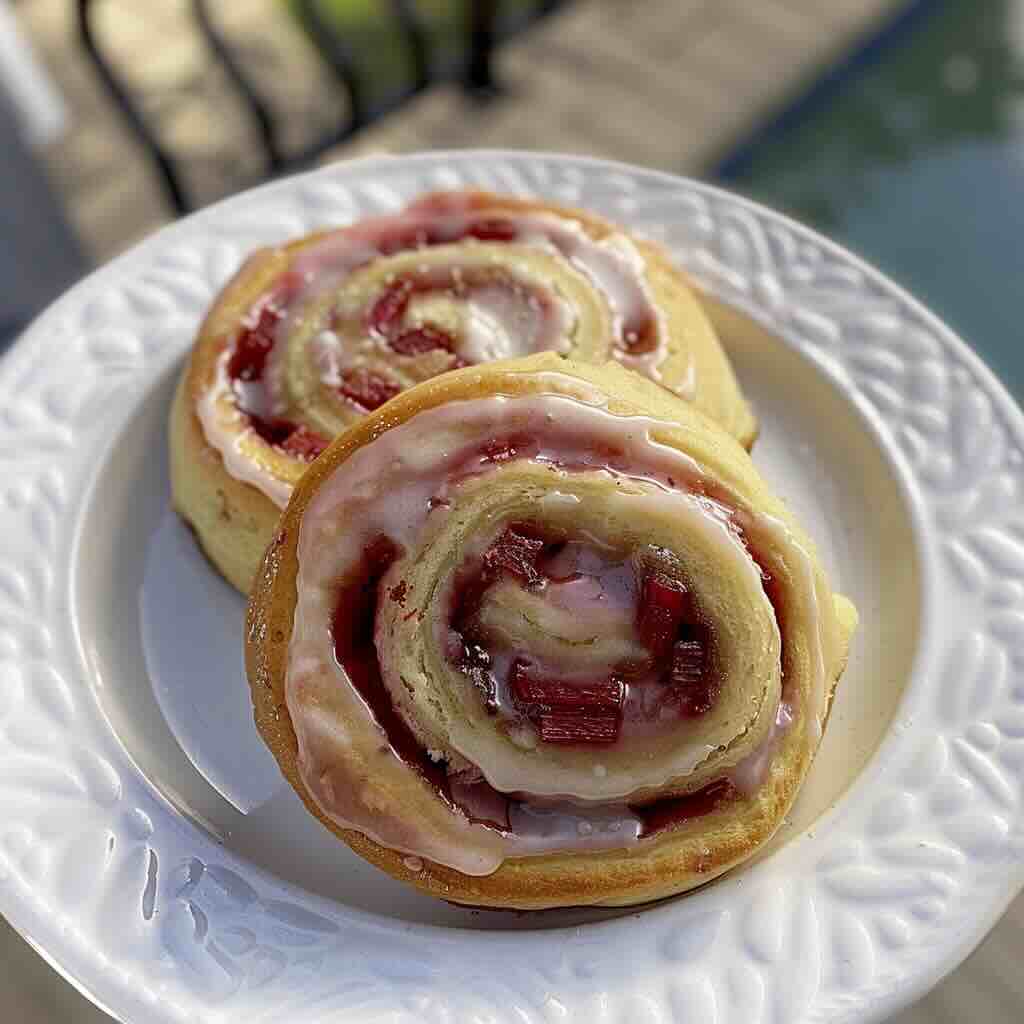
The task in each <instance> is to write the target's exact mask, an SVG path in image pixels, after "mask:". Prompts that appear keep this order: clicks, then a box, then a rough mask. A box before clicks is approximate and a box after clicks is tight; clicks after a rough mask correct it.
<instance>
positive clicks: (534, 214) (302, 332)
mask: <svg viewBox="0 0 1024 1024" xmlns="http://www.w3.org/2000/svg"><path fill="white" fill-rule="evenodd" d="M541 351H552V352H558V353H561V354H564V355H567V356H571V357H572V358H574V359H578V360H582V361H585V362H591V363H604V362H605V361H607V360H609V359H614V360H617V361H618V362H619V363H621V364H622V365H623V366H626V367H628V368H629V369H631V370H634V371H636V372H638V373H640V374H642V375H644V376H646V377H649V378H650V379H651V380H653V381H656V382H658V383H659V384H660V385H661V386H662V387H664V388H665V389H667V390H668V391H670V392H672V393H674V394H677V395H679V396H680V397H681V398H683V399H685V400H687V401H689V402H692V403H693V404H694V405H695V406H696V407H697V408H700V409H701V410H703V411H704V412H706V413H708V414H709V415H710V416H712V417H713V418H715V419H716V420H718V422H719V423H721V424H722V425H723V427H724V428H725V429H726V430H727V431H729V432H730V433H731V434H732V435H733V436H734V437H736V438H737V439H738V440H739V441H740V442H741V443H743V444H745V445H748V446H749V444H750V443H751V442H752V441H753V439H754V435H755V433H756V426H755V423H754V419H753V417H752V415H751V413H750V409H749V407H748V406H747V404H746V402H745V401H744V399H743V397H742V395H741V394H740V391H739V388H738V387H737V384H736V381H735V378H734V377H733V374H732V370H731V369H730V367H729V364H728V362H727V360H726V358H725V355H724V354H723V352H722V350H721V348H720V346H719V344H718V341H717V339H716V338H715V335H714V332H713V330H712V328H711V325H710V323H709V322H708V320H707V318H706V316H705V315H704V313H703V312H702V310H701V308H700V306H699V304H698V303H697V300H696V298H695V297H694V294H693V292H692V290H691V288H690V286H689V285H688V283H687V281H686V279H685V278H684V276H683V275H682V273H681V272H680V271H679V270H678V269H676V268H675V267H674V266H673V265H672V264H671V262H670V261H669V260H668V259H667V257H666V256H665V254H664V253H663V252H662V250H661V249H660V248H658V247H657V246H655V245H653V244H651V243H649V242H646V241H643V240H640V239H636V238H633V237H631V236H630V235H628V234H627V233H626V232H624V231H622V230H621V229H619V228H616V227H614V226H612V225H610V224H607V223H605V222H604V221H601V220H599V219H597V218H595V217H593V216H591V215H589V214H586V213H583V212H581V211H576V210H567V209H562V208H559V207H554V206H550V205H548V204H546V203H540V202H532V201H526V200H517V199H511V198H507V197H503V196H496V195H491V194H489V193H480V192H456V193H440V194H436V195H430V196H427V197H425V198H423V199H420V200H419V201H417V202H415V203H413V204H412V205H411V206H410V207H408V208H407V209H406V210H405V211H403V212H401V213H399V214H396V215H393V216H386V217H380V218H377V219H374V220H366V221H362V222H360V223H357V224H355V225H354V226H352V227H347V228H343V229H340V230H337V231H333V232H328V233H322V234H317V235H312V236H309V237H307V238H302V239H299V240H298V241H295V242H293V243H291V244H289V245H286V246H283V247H281V248H277V249H266V250H262V251H260V252H257V253H256V254H255V255H253V256H252V257H251V258H250V259H249V261H248V262H247V263H246V264H245V266H244V267H243V268H242V270H241V271H240V272H239V274H238V275H237V276H236V278H235V279H234V280H233V281H232V282H231V283H230V284H229V285H228V286H227V288H226V289H225V290H224V292H223V293H222V294H221V296H220V297H219V298H218V300H217V302H216V303H215V305H214V307H213V309H212V310H211V312H210V313H209V315H208V317H207V319H206V321H205V323H204V324H203V327H202V329H201V331H200V334H199V337H198V340H197V342H196V345H195V347H194V350H193V353H192V356H191V359H190V362H189V365H188V367H187V368H186V371H185V373H184V375H183V377H182V380H181V385H180V388H179V392H178V396H177V399H176V403H175V408H174V411H173V414H172V423H171V459H172V484H173V492H174V501H175V504H176V506H177V508H178V509H179V511H180V512H181V513H182V515H183V516H184V517H185V518H186V519H187V520H188V521H189V522H190V523H191V524H192V526H193V527H194V528H195V530H196V533H197V534H198V537H199V540H200V542H201V543H202V545H203V547H204V548H205V550H206V552H207V553H208V554H209V555H210V557H211V559H212V560H213V562H214V563H215V565H217V567H218V568H219V569H220V570H221V571H222V572H223V573H224V575H225V576H226V577H227V578H228V579H229V580H230V581H231V582H232V583H233V584H234V585H235V586H236V587H238V588H239V589H241V590H243V591H246V592H247V591H248V588H249V584H250V582H251V579H252V576H253V573H254V571H255V569H256V566H257V565H258V562H259V559H260V557H261V556H262V553H263V550H264V548H265V546H266V544H267V542H268V541H269V539H270V537H271V534H272V531H273V526H274V523H275V522H276V520H277V517H278V515H279V512H280V509H281V508H282V507H283V506H284V505H285V504H286V503H287V500H288V496H289V494H290V493H291V489H292V487H293V486H294V485H295V483H296V481H297V480H298V479H299V478H300V477H301V476H302V474H303V472H304V471H305V470H306V468H307V466H308V465H309V463H310V462H311V461H312V460H313V459H314V458H315V457H316V456H317V455H319V453H320V452H321V451H323V449H324V448H325V447H326V446H327V444H328V443H329V442H330V441H331V440H332V439H333V438H334V437H335V436H337V435H338V434H339V433H341V432H342V431H343V430H344V429H346V428H347V427H349V426H351V425H352V424H354V423H357V422H358V421H359V420H360V419H361V418H362V417H363V416H365V415H366V414H367V413H370V412H373V411H374V410H375V409H377V408H378V407H379V406H381V405H382V404H383V403H384V402H386V401H387V400H388V399H390V398H392V397H394V396H395V395H396V394H399V393H401V392H402V391H403V390H405V389H406V388H409V387H412V386H413V385H416V384H418V383H420V382H422V381H424V380H427V379H430V378H432V377H434V376H436V375H438V374H440V373H443V372H445V371H448V370H452V369H457V368H459V367H464V366H469V365H480V364H484V363H487V362H490V361H493V360H496V359H501V358H506V357H516V356H525V355H529V354H530V353H534V352H541Z"/></svg>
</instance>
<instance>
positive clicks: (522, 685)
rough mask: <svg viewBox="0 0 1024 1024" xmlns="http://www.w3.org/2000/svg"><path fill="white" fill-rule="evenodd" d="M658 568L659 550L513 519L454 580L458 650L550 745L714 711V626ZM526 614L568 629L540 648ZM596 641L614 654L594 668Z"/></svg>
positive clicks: (467, 668)
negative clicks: (527, 630)
mask: <svg viewBox="0 0 1024 1024" xmlns="http://www.w3.org/2000/svg"><path fill="white" fill-rule="evenodd" d="M658 565H659V555H658V552H657V551H655V550H653V549H652V551H645V552H644V553H643V557H637V556H636V555H635V554H634V553H631V552H621V551H610V550H607V549H603V548H598V547H597V546H595V545H593V544H589V543H587V542H586V541H583V542H581V541H575V540H569V539H567V538H565V537H562V536H559V535H556V534H551V533H550V532H549V533H547V534H545V532H544V531H543V530H542V529H541V528H539V527H537V526H535V525H533V524H529V523H514V524H512V525H510V526H508V527H506V529H505V530H504V531H503V532H502V533H501V534H500V535H499V536H498V537H497V538H496V539H495V540H494V541H493V542H492V543H491V544H490V546H489V547H488V548H487V549H486V550H485V551H484V553H483V555H482V556H481V557H480V558H479V559H478V560H477V561H476V563H475V564H474V565H472V566H470V567H468V568H464V569H463V570H462V571H461V572H460V574H459V575H458V577H457V579H456V584H455V588H454V599H453V607H452V609H451V613H450V614H451V617H450V631H449V656H450V658H451V660H452V662H453V664H454V665H455V667H456V668H457V669H459V670H460V671H462V672H463V673H464V674H465V675H466V676H467V677H468V678H469V680H470V681H471V682H472V683H473V685H474V687H475V689H476V690H477V691H478V692H479V693H480V694H481V695H482V696H483V699H484V700H485V704H486V706H487V708H488V710H489V711H492V712H500V713H502V714H503V715H505V716H506V717H507V718H510V719H512V720H513V721H514V722H515V723H517V724H518V723H521V721H522V720H523V719H525V720H526V721H528V722H530V723H531V724H532V725H533V727H534V728H535V730H536V732H537V736H538V739H539V741H540V742H541V743H552V744H559V745H565V744H573V745H584V746H588V745H599V746H604V745H610V744H614V743H617V742H619V741H620V739H622V737H623V733H624V732H625V733H626V735H627V736H628V735H629V734H630V733H639V732H650V731H651V730H652V729H653V730H656V729H660V728H671V727H672V725H671V723H672V721H674V720H678V719H679V718H680V717H682V718H695V717H698V716H700V715H702V714H705V713H707V712H708V711H710V710H711V709H712V708H713V707H714V705H715V702H716V700H717V697H718V693H719V685H718V681H717V678H716V676H715V667H714V652H713V646H714V645H713V634H712V631H711V630H710V628H709V627H708V625H707V624H706V623H705V622H704V620H703V619H702V616H701V613H700V609H699V608H698V606H697V604H696V601H695V600H694V598H693V596H692V594H691V593H690V591H689V589H688V587H687V585H686V583H685V582H684V581H683V580H682V579H681V578H680V577H679V576H678V575H671V574H670V571H671V570H669V569H666V568H664V567H661V568H659V567H658ZM510 583H511V584H512V587H511V589H510V587H509V585H508V584H510ZM498 588H500V590H499V589H498ZM517 591H519V592H521V593H520V594H517ZM492 597H493V598H494V601H493V602H492ZM517 598H519V600H520V604H519V608H518V610H517V607H516V601H517ZM545 602H547V604H546V603H545ZM517 614H518V615H519V616H520V618H519V619H518V620H517ZM588 619H592V627H591V628H588ZM517 621H524V622H529V623H531V624H534V625H538V624H539V626H540V628H541V629H542V630H543V631H544V632H545V633H546V634H548V635H555V636H557V635H558V630H559V629H560V628H563V627H564V628H566V629H567V630H568V634H569V635H566V636H565V637H564V638H563V640H564V643H562V644H556V645H555V646H556V648H558V649H556V650H555V651H554V652H552V651H550V650H548V651H547V652H546V653H544V654H536V653H534V652H531V651H530V650H529V649H528V648H524V647H523V642H524V638H522V637H520V636H519V635H518V633H517V628H518V627H517ZM509 623H510V625H509ZM602 637H603V638H604V639H603V640H602ZM602 643H604V646H603V647H602V646H601V645H602ZM581 646H582V647H585V648H586V653H585V655H584V656H583V657H576V654H575V652H576V651H577V650H579V649H580V647H581ZM595 650H597V651H602V650H603V651H605V652H607V657H608V659H609V660H608V661H604V662H603V663H599V664H597V665H595V663H594V662H595V657H594V651H595ZM616 659H617V661H616ZM598 660H599V661H600V659H598Z"/></svg>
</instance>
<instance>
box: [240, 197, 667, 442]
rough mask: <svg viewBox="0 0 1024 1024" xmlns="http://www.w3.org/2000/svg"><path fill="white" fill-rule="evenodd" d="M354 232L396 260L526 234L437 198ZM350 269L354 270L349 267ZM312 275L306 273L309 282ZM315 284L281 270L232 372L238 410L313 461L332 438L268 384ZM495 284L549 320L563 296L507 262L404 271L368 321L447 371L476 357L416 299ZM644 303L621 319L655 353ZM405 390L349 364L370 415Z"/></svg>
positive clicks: (356, 398) (628, 348)
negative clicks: (414, 306)
mask: <svg viewBox="0 0 1024 1024" xmlns="http://www.w3.org/2000/svg"><path fill="white" fill-rule="evenodd" d="M531 230H534V231H535V230H536V229H535V227H534V228H532V229H531ZM348 236H349V237H350V238H351V241H352V243H353V244H362V243H366V244H368V246H369V250H368V251H369V252H371V253H379V254H380V255H383V256H391V255H394V254H396V253H400V252H405V251H409V250H415V249H421V248H426V247H430V246H436V245H445V244H451V243H454V242H459V241H462V240H464V239H476V240H478V241H481V242H505V243H510V242H516V241H518V240H520V238H521V237H522V228H521V226H520V225H519V224H518V223H517V222H516V220H515V219H514V218H512V217H505V216H495V215H493V214H489V213H487V212H486V211H478V212H466V211H463V212H462V213H460V214H459V215H452V214H451V212H450V211H446V210H445V209H444V208H443V207H439V208H438V209H436V210H432V209H431V207H430V206H429V204H426V205H424V204H421V209H420V210H419V212H418V213H417V214H415V215H410V216H408V217H404V218H403V217H397V218H393V219H391V220H384V221H380V222H376V223H368V224H366V225H365V226H363V227H362V228H357V229H352V230H351V231H350V232H349V233H348ZM566 239H567V236H564V233H560V232H559V231H557V230H553V231H552V234H551V238H550V241H552V243H553V244H554V245H555V247H556V248H559V249H561V250H563V255H565V256H566V257H567V258H569V259H570V260H571V259H572V258H573V253H572V246H571V243H570V242H568V241H567V240H566ZM329 245H330V243H328V247H329ZM368 258H370V257H368ZM321 269H322V270H323V271H326V272H330V271H331V269H332V267H331V258H330V252H329V251H328V253H327V256H326V257H325V265H324V267H323V268H321ZM348 269H354V267H352V266H349V267H348ZM312 273H314V274H315V273H316V272H315V271H312ZM309 276H310V275H309V274H306V277H307V278H308V277H309ZM306 287H307V285H306V283H305V280H304V278H303V275H300V274H298V273H296V272H294V271H288V272H286V273H285V274H283V275H282V276H281V278H280V279H279V280H278V281H277V282H276V284H275V285H274V286H273V288H272V289H271V290H270V291H268V292H267V293H266V294H265V295H264V296H263V297H262V298H261V299H260V300H259V301H258V302H257V303H256V304H255V305H254V306H253V308H252V309H251V310H250V312H249V314H248V316H247V317H246V319H245V321H244V322H243V324H242V327H241V329H240V330H239V332H238V334H237V335H236V337H235V338H234V340H233V342H232V346H231V350H230V353H229V355H228V359H227V365H226V369H227V376H228V379H229V380H230V382H231V387H232V391H233V393H234V396H235V403H236V406H237V408H238V409H239V410H240V411H241V412H243V413H244V414H245V415H246V416H247V417H248V418H249V421H250V423H251V425H252V428H253V430H254V431H255V432H256V433H257V434H258V435H259V436H260V437H261V438H262V439H263V440H264V441H265V442H266V443H267V444H269V445H271V446H272V447H276V448H280V449H282V450H283V451H286V452H288V453H289V454H291V455H294V456H296V457H297V458H301V459H304V460H308V461H311V460H312V459H314V458H316V457H317V456H318V455H319V454H320V453H321V452H322V451H323V450H324V448H326V447H327V445H328V444H329V443H330V441H329V439H328V438H325V437H322V436H321V435H319V434H317V433H316V432H314V431H312V430H310V429H309V428H308V427H305V426H302V425H301V424H299V423H295V422H293V421H291V420H289V419H287V418H285V417H281V416H278V415H275V414H274V412H273V410H272V409H271V408H270V404H271V403H270V402H269V400H268V397H267V394H266V389H265V385H264V376H265V373H266V368H267V360H268V358H269V356H270V353H271V351H272V349H273V348H274V345H275V343H276V341H277V337H276V336H277V333H278V327H279V325H280V323H281V321H282V320H283V319H284V317H285V315H286V313H287V312H288V309H289V307H290V306H292V305H293V304H294V303H295V302H296V301H297V300H298V299H299V298H300V297H301V295H302V293H303V291H304V289H305V288H306ZM494 288H499V289H502V290H503V291H505V292H507V293H508V294H509V295H510V296H511V297H512V298H513V299H514V300H515V301H516V303H518V305H519V306H520V307H522V309H523V310H529V311H530V315H531V316H535V317H539V318H541V319H542V320H543V318H547V319H549V320H550V319H551V318H552V317H553V300H552V298H551V297H550V296H549V295H548V294H547V293H546V292H545V291H542V290H536V289H527V288H526V287H525V286H524V285H522V284H520V283H518V282H515V281H513V280H510V279H509V278H508V277H507V276H504V275H502V273H501V272H500V268H499V269H490V270H486V269H481V268H465V269H464V268H461V267H458V266H453V267H450V268H433V269H430V270H425V271H420V272H416V273H410V274H403V275H399V276H396V277H395V278H394V280H392V281H390V282H389V284H388V285H387V287H386V288H385V289H384V291H383V292H381V293H380V294H379V295H378V296H377V297H376V298H375V299H374V301H373V302H372V303H371V304H370V305H369V306H368V307H367V308H366V310H365V311H364V313H363V316H362V327H363V329H364V330H365V331H366V332H367V333H368V334H369V335H370V336H371V337H376V338H379V339H381V340H382V341H383V343H384V344H385V345H386V346H387V348H388V349H389V350H390V351H391V352H393V353H394V354H395V355H396V356H399V357H406V358H415V357H420V356H423V355H426V354H428V353H433V352H443V353H446V354H447V355H448V356H449V360H448V363H447V365H446V366H445V369H454V368H457V367H461V366H466V365H469V364H470V363H471V362H472V361H473V360H471V359H467V358H466V357H465V356H464V355H460V354H459V353H458V352H457V351H456V349H457V343H456V339H455V338H454V337H452V335H451V334H450V333H449V332H448V331H446V330H444V329H443V328H442V327H440V326H438V325H437V324H432V323H422V324H410V323H408V322H407V314H408V312H409V306H410V303H411V301H412V300H413V298H414V297H415V296H417V295H423V294H427V293H430V292H436V291H438V290H445V291H448V292H451V293H453V294H457V295H461V296H463V297H467V298H468V297H471V296H472V294H473V292H474V291H475V290H479V289H491V290H493V289H494ZM641 306H642V304H639V303H636V302H634V303H631V304H629V308H627V309H626V311H625V312H624V313H623V315H622V316H620V317H619V320H618V321H617V324H616V331H617V334H618V341H619V344H620V346H621V348H622V349H623V350H624V351H625V352H627V353H629V354H630V355H643V354H645V353H649V352H652V351H654V350H655V349H656V348H657V344H658V336H657V335H658V325H657V322H656V319H655V316H654V314H653V312H652V311H651V310H650V309H648V308H641ZM634 307H636V308H634ZM400 390H401V385H400V384H399V382H398V380H397V379H396V378H395V377H393V376H392V375H390V374H388V373H387V372H386V371H383V370H381V369H379V368H378V369H370V368H366V367H350V368H348V369H345V370H343V371H342V373H341V382H340V384H339V385H338V392H339V394H340V395H341V397H342V398H343V399H344V400H345V401H347V402H348V403H350V404H351V405H352V406H354V407H355V408H356V409H358V410H359V411H360V412H371V411H373V410H374V409H377V408H378V407H379V406H381V405H383V404H384V402H386V401H387V400H388V399H390V398H392V397H394V395H396V394H397V393H398V392H399V391H400Z"/></svg>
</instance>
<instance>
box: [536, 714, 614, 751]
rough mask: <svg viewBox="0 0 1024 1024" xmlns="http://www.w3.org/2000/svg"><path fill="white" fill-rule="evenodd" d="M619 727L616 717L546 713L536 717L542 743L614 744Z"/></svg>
mask: <svg viewBox="0 0 1024 1024" xmlns="http://www.w3.org/2000/svg"><path fill="white" fill-rule="evenodd" d="M621 725H622V719H621V718H620V717H619V716H618V715H606V714H600V715H590V714H582V715H581V714H578V713H576V712H572V711H546V712H544V713H543V714H541V715H539V716H538V717H537V729H538V731H539V732H540V738H541V742H543V743H602V744H604V743H614V742H615V741H616V740H617V739H618V738H619V729H620V728H621Z"/></svg>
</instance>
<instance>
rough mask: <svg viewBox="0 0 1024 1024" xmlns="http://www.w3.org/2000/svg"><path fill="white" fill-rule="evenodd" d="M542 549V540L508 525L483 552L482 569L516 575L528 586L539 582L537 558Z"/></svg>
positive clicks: (540, 579) (492, 572) (494, 572)
mask: <svg viewBox="0 0 1024 1024" xmlns="http://www.w3.org/2000/svg"><path fill="white" fill-rule="evenodd" d="M543 550H544V541H543V540H541V539H540V538H539V537H529V536H527V535H526V534H525V533H521V532H519V531H518V530H515V529H513V528H512V527H511V526H510V527H508V528H507V529H506V530H505V532H504V533H503V534H502V535H501V536H500V537H499V538H498V539H497V540H496V541H495V542H494V543H493V544H492V545H491V546H490V547H489V548H488V549H487V552H486V553H485V554H484V559H483V561H484V570H485V572H486V573H488V574H494V575H496V574H498V573H501V572H507V573H509V574H511V575H512V576H518V577H519V579H521V580H523V581H524V582H525V583H526V584H528V585H530V586H536V585H537V584H539V583H541V582H542V580H543V577H542V576H541V575H540V573H539V572H537V559H538V558H539V557H540V554H541V552H542V551H543Z"/></svg>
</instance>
